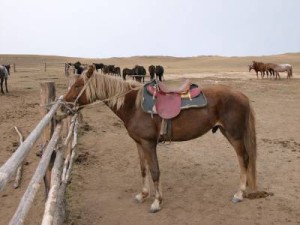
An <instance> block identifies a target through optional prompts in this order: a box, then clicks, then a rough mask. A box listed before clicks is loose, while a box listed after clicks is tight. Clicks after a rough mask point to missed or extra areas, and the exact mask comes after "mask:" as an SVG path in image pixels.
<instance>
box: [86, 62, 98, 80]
mask: <svg viewBox="0 0 300 225" xmlns="http://www.w3.org/2000/svg"><path fill="white" fill-rule="evenodd" d="M95 70H96V67H95V65H89V67H88V71H87V72H86V76H87V77H88V78H90V77H91V76H92V75H93V74H94V72H95Z"/></svg>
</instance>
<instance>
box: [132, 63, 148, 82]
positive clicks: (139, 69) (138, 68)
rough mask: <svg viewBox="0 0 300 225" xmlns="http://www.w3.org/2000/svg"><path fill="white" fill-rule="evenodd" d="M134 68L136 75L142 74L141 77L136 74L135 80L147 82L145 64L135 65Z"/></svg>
mask: <svg viewBox="0 0 300 225" xmlns="http://www.w3.org/2000/svg"><path fill="white" fill-rule="evenodd" d="M133 69H134V75H140V77H138V76H136V77H135V80H136V81H138V82H140V83H141V82H142V81H143V83H144V82H145V76H146V69H145V68H144V67H143V66H139V65H135V67H134V68H133Z"/></svg>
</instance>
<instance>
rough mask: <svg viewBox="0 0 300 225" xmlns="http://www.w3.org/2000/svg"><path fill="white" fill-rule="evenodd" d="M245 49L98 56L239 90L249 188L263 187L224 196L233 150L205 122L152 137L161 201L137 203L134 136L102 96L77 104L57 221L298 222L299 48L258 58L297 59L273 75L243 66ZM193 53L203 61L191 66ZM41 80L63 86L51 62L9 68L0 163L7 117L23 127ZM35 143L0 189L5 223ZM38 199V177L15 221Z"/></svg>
mask: <svg viewBox="0 0 300 225" xmlns="http://www.w3.org/2000/svg"><path fill="white" fill-rule="evenodd" d="M0 59H1V60H2V61H0V64H2V63H6V62H8V61H10V62H12V61H15V62H18V63H21V62H23V61H24V62H25V61H26V62H32V63H35V62H37V61H38V60H45V59H46V60H48V61H51V60H52V61H54V60H56V61H58V60H61V61H63V60H64V61H65V60H66V59H65V58H63V59H62V58H56V59H53V58H51V57H49V58H47V57H43V58H42V59H40V57H35V58H34V57H31V58H30V57H28V58H26V57H17V56H9V57H8V56H2V57H0ZM252 59H255V58H254V57H252V58H251V57H249V58H208V59H207V58H205V59H199V60H198V61H197V60H196V59H194V58H192V59H182V60H181V61H180V62H179V61H176V60H178V59H177V58H170V59H169V58H168V59H166V58H163V59H161V58H159V57H158V58H151V57H150V58H145V57H144V58H138V57H135V58H126V59H111V61H109V60H107V61H104V62H112V63H115V64H118V65H121V66H125V65H135V64H139V62H140V61H141V62H142V64H144V65H150V64H151V62H153V61H154V63H156V64H158V63H159V62H161V63H159V64H161V65H165V66H166V68H167V69H166V74H165V79H180V78H182V77H189V78H190V79H191V80H192V81H193V82H194V83H197V84H199V85H200V87H207V86H211V85H218V84H224V85H228V86H231V87H232V88H235V89H237V90H240V91H242V92H243V93H245V94H246V95H247V96H248V97H249V98H250V100H251V102H252V105H253V107H254V110H255V112H256V129H257V141H258V161H257V163H258V168H257V172H258V190H260V191H267V192H270V193H273V194H274V195H273V196H269V197H266V198H260V199H253V200H250V199H245V200H244V201H243V202H241V203H238V204H234V203H232V202H231V201H230V200H231V197H232V195H233V194H234V193H235V191H236V190H237V188H238V183H239V166H238V162H237V157H236V155H235V152H234V150H233V148H232V147H231V145H230V144H229V143H228V142H227V140H226V139H225V138H224V137H223V136H222V134H221V133H220V132H217V133H215V134H213V133H212V132H208V133H207V134H206V135H204V136H202V137H200V138H198V139H195V140H192V141H188V142H178V143H175V142H174V143H170V144H169V143H166V144H160V145H159V146H158V154H159V163H160V169H161V181H162V190H163V196H164V202H163V206H162V207H163V208H162V210H161V211H160V212H158V213H156V214H151V213H149V208H150V205H151V203H152V200H153V198H152V197H151V198H149V199H147V200H146V201H145V202H144V203H142V204H138V203H135V202H134V200H133V198H134V196H135V194H137V193H138V192H139V191H140V190H141V177H140V169H139V161H138V154H137V150H136V147H135V144H134V142H133V140H131V138H130V137H129V136H128V135H127V132H126V130H125V128H124V127H123V125H122V121H121V120H120V119H119V118H117V117H116V116H115V115H114V114H113V113H112V112H111V111H110V110H109V109H108V108H107V107H106V106H104V105H103V104H97V105H94V106H89V107H88V108H87V109H84V110H83V121H82V123H81V129H80V137H79V155H78V159H77V161H76V164H75V167H74V170H73V173H72V179H71V183H70V185H69V186H68V190H67V204H68V220H67V221H66V224H76V225H77V224H84V225H87V224H88V225H92V224H124V225H125V224H126V225H127V224H130V225H140V224H143V225H144V224H145V225H147V224H149V225H150V224H151V225H153V224H155V225H160V224H161V225H175V224H176V225H184V224H189V225H190V224H228V225H234V224H237V225H238V224H278V225H279V224H300V199H299V198H300V176H299V174H300V135H299V133H300V125H299V124H300V104H299V103H300V100H299V99H300V65H299V63H300V55H299V54H298V55H292V56H291V55H288V56H286V55H281V56H274V57H269V58H266V60H274V61H276V60H278V61H283V62H285V63H289V62H291V64H292V65H293V62H295V63H294V64H296V61H298V62H299V63H298V64H296V65H295V66H294V75H293V78H292V79H291V80H287V79H286V76H285V75H283V74H282V76H281V77H282V79H281V80H277V81H276V80H268V79H263V80H262V79H258V80H257V79H256V76H255V74H254V72H252V73H249V72H248V71H247V65H248V64H249V63H251V60H252ZM73 60H74V59H73ZM139 60H140V61H139ZM201 60H202V61H201ZM201 62H202V63H203V65H204V67H201V68H200V67H199V65H198V64H199V63H201ZM247 63H248V64H247ZM228 64H230V65H231V66H228ZM224 68H225V69H226V70H224ZM224 71H225V72H224ZM44 80H53V81H55V82H56V88H57V96H59V95H61V94H63V93H65V91H66V88H67V83H68V78H67V77H65V76H64V75H63V71H62V70H61V69H57V70H55V69H52V70H49V71H47V72H44V71H34V72H16V73H14V72H13V73H12V74H11V76H10V77H9V82H8V83H9V91H10V92H9V94H6V95H1V94H0V146H1V147H0V165H2V164H3V163H4V162H5V161H6V160H7V159H8V158H9V156H10V155H11V154H12V152H13V151H14V150H15V149H16V148H17V146H18V140H19V138H18V135H17V133H16V132H15V130H14V126H17V127H18V128H19V129H20V130H21V131H22V133H23V134H24V136H27V135H28V134H29V133H30V132H31V131H32V130H33V128H34V127H35V126H36V125H37V123H38V121H39V120H40V115H39V108H40V106H39V101H40V98H39V92H40V90H39V82H41V81H44ZM38 144H39V143H36V144H35V148H34V149H33V150H32V151H31V152H30V155H29V156H28V157H27V159H26V162H27V163H26V165H25V169H24V177H23V181H22V185H21V188H19V189H16V190H15V189H13V188H12V185H13V182H10V183H9V184H8V186H7V187H6V189H5V190H4V191H3V192H1V193H0V203H1V204H0V224H8V222H9V220H10V218H11V217H12V216H13V213H14V212H15V210H16V208H17V206H18V203H19V201H20V199H21V196H22V194H23V193H24V191H25V190H26V185H27V184H28V183H29V181H30V178H31V176H32V174H33V172H34V170H35V168H36V166H37V164H38V162H39V157H37V156H36V155H35V153H36V152H37V150H38ZM44 200H45V199H44V188H43V186H42V185H41V188H40V191H39V193H38V196H37V198H36V199H35V200H34V206H33V208H32V209H31V211H30V213H29V216H28V218H27V220H26V223H25V224H30V225H31V224H40V223H41V216H42V214H43V209H44Z"/></svg>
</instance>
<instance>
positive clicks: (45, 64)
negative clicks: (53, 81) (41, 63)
mask: <svg viewBox="0 0 300 225" xmlns="http://www.w3.org/2000/svg"><path fill="white" fill-rule="evenodd" d="M46 71H47V63H45V72H46Z"/></svg>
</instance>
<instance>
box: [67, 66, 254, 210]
mask: <svg viewBox="0 0 300 225" xmlns="http://www.w3.org/2000/svg"><path fill="white" fill-rule="evenodd" d="M143 91H144V90H143V85H141V84H139V83H136V82H134V81H132V82H131V83H130V82H126V81H123V80H122V79H118V78H116V77H110V76H105V75H102V74H98V73H95V72H94V68H93V67H92V66H91V67H90V68H89V69H88V71H87V72H86V73H85V74H83V75H81V76H80V77H78V79H77V80H76V81H75V83H74V84H73V85H72V86H71V88H70V89H69V90H68V92H67V93H66V94H65V95H64V101H66V104H67V103H68V102H69V105H70V106H71V105H72V106H73V105H74V104H75V105H79V107H80V106H81V107H84V105H86V104H90V103H92V102H94V101H96V100H103V101H104V102H105V104H106V105H107V106H108V107H109V108H110V109H111V110H112V111H113V113H115V114H116V115H117V116H118V117H119V118H120V119H121V120H122V121H123V122H124V126H125V128H126V129H127V131H128V135H129V136H130V137H131V138H132V139H133V140H134V141H135V143H136V146H137V149H138V154H139V158H140V167H141V175H142V180H143V188H142V191H141V192H140V193H139V194H137V195H136V196H135V199H136V200H137V201H138V202H143V201H144V200H145V199H146V198H147V197H149V194H150V193H149V192H150V187H149V180H148V179H149V176H150V175H151V177H152V180H153V184H154V191H155V199H154V202H153V203H152V205H151V208H150V212H157V211H159V210H160V209H161V204H162V200H163V198H162V191H161V187H160V170H159V164H158V157H157V145H158V142H160V141H161V139H160V138H161V137H160V130H161V126H162V118H160V117H159V116H158V115H157V114H153V115H151V114H148V113H146V112H144V110H143V108H142V105H141V100H142V99H143V95H142V93H143ZM202 92H203V93H204V94H205V96H206V99H207V102H208V104H207V106H206V107H203V108H189V109H186V110H182V111H181V112H180V114H179V115H178V116H176V117H175V118H173V119H172V126H171V133H172V141H188V140H191V139H194V138H197V137H200V136H202V135H203V134H205V133H207V132H208V131H210V130H212V131H213V132H216V131H217V130H218V129H219V130H220V131H221V133H222V134H223V135H224V136H225V137H226V139H227V140H228V141H229V143H230V144H231V145H232V146H233V148H234V149H235V151H236V154H237V158H238V162H239V166H240V183H239V188H238V191H237V192H236V193H235V195H234V196H233V199H232V201H233V202H239V201H242V200H243V193H244V191H245V190H246V186H247V185H249V187H251V188H253V189H255V187H256V132H255V115H254V112H253V109H252V107H251V105H250V101H249V99H248V98H247V97H246V96H245V95H244V94H242V93H241V92H238V91H236V90H233V89H231V88H229V87H226V86H221V85H219V86H211V87H208V88H205V89H203V90H202ZM103 119H105V118H103ZM182 157H184V153H182ZM178 160H180V158H179V159H178ZM220 166H221V165H220ZM174 169H175V170H180V168H174ZM185 182H188V181H185Z"/></svg>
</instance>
